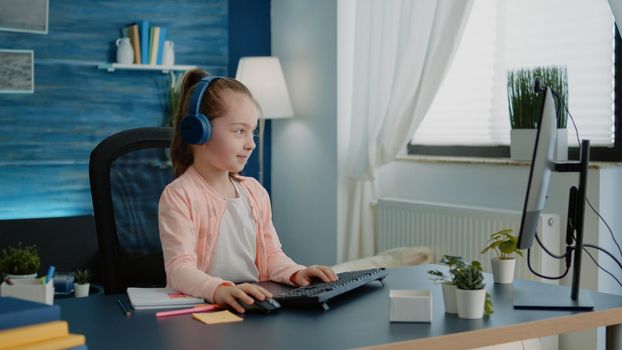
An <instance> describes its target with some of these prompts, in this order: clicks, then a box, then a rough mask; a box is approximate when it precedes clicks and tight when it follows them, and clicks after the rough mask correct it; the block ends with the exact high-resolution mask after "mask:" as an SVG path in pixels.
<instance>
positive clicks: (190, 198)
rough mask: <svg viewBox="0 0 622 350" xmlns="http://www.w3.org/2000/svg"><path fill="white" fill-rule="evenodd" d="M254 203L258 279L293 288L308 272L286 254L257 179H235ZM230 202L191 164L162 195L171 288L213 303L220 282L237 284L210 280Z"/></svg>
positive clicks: (162, 229) (164, 248)
mask: <svg viewBox="0 0 622 350" xmlns="http://www.w3.org/2000/svg"><path fill="white" fill-rule="evenodd" d="M236 179H237V180H238V181H240V184H241V185H242V186H241V187H242V190H243V191H244V192H245V195H246V197H247V198H249V200H250V204H251V211H252V215H253V218H254V219H255V221H256V222H257V257H256V260H255V265H256V266H257V270H259V280H262V281H263V280H272V281H275V282H281V283H287V284H292V283H291V281H290V277H291V276H292V275H293V274H294V273H295V272H297V271H299V270H302V269H304V268H305V267H304V266H302V265H298V264H296V263H295V262H294V261H292V260H291V259H290V258H289V257H287V255H285V253H283V250H281V242H280V241H279V238H278V236H277V234H276V230H275V229H274V226H273V224H272V209H271V207H270V198H269V196H268V193H267V192H266V190H265V189H264V188H263V187H262V186H261V185H260V184H259V182H257V181H256V180H255V179H253V178H250V177H243V176H236ZM225 208H226V199H225V198H223V197H222V196H221V195H219V194H218V193H216V192H215V191H214V190H213V189H212V188H211V187H210V186H209V185H208V184H207V183H206V182H205V180H204V179H203V177H201V175H200V174H199V173H198V172H197V171H196V169H194V167H192V166H190V167H189V168H188V170H186V172H184V173H183V174H182V175H181V176H179V177H178V178H177V179H175V180H174V181H173V182H171V183H170V184H169V185H168V186H166V188H165V189H164V191H163V192H162V195H161V196H160V204H159V208H158V211H159V226H160V240H161V241H162V251H163V252H164V267H165V270H166V279H167V285H168V287H170V288H173V289H175V290H177V291H180V292H182V293H185V294H188V295H192V296H200V297H203V298H205V299H206V300H207V301H208V302H210V303H211V302H214V291H215V290H216V287H218V286H220V285H221V284H225V285H233V283H232V282H229V281H225V280H223V279H221V278H219V277H215V276H210V275H208V274H207V273H205V271H208V270H209V266H210V263H211V258H212V256H213V249H214V244H215V242H216V239H218V234H219V231H220V229H219V228H220V220H221V218H222V216H223V214H224V212H225Z"/></svg>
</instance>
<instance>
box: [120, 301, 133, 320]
mask: <svg viewBox="0 0 622 350" xmlns="http://www.w3.org/2000/svg"><path fill="white" fill-rule="evenodd" d="M117 304H119V306H120V307H121V310H122V311H123V314H124V315H125V316H126V317H130V315H132V313H131V312H130V310H128V309H127V307H126V306H125V303H124V302H123V300H121V299H117Z"/></svg>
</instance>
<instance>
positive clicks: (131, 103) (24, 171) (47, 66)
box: [0, 0, 229, 220]
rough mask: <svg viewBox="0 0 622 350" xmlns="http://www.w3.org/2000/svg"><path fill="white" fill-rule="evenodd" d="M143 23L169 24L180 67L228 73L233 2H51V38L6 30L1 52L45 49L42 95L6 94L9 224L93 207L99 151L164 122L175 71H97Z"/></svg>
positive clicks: (3, 143)
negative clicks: (105, 143) (123, 134)
mask: <svg viewBox="0 0 622 350" xmlns="http://www.w3.org/2000/svg"><path fill="white" fill-rule="evenodd" d="M138 20H148V21H150V23H151V24H152V25H159V26H164V27H167V28H168V36H167V38H168V39H169V40H172V41H173V42H174V43H175V55H176V63H177V64H187V65H198V66H201V67H204V68H206V69H208V70H209V71H210V72H212V73H215V74H222V75H226V74H227V65H228V63H229V58H228V3H227V0H201V1H197V0H194V1H190V0H176V1H171V0H162V1H157V2H154V1H148V0H132V1H129V0H115V1H97V0H89V1H77V0H51V1H50V8H49V32H48V34H47V35H37V34H27V33H14V32H2V31H0V48H2V49H33V50H34V53H35V92H34V94H0V220H1V219H16V218H33V217H56V216H71V215H83V214H90V213H92V206H91V197H90V189H89V182H88V159H89V154H90V151H91V150H92V149H93V148H94V147H95V145H96V144H97V143H98V142H100V141H101V140H102V139H103V138H105V137H106V136H109V135H111V134H113V133H115V132H117V131H120V130H124V129H128V128H133V127H140V126H157V125H160V123H161V120H162V118H163V115H164V96H165V95H164V94H165V92H166V90H165V87H166V84H167V79H168V76H167V75H165V74H162V73H161V72H158V71H115V72H113V73H109V72H107V71H105V70H98V69H97V68H96V66H97V64H99V63H104V62H113V61H114V60H115V46H114V42H115V40H116V39H117V38H118V37H119V36H120V32H121V28H123V27H124V26H126V25H128V24H130V23H132V22H135V21H138Z"/></svg>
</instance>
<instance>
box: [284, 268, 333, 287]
mask: <svg viewBox="0 0 622 350" xmlns="http://www.w3.org/2000/svg"><path fill="white" fill-rule="evenodd" d="M313 278H317V279H321V280H322V282H333V281H336V280H337V274H335V272H334V271H333V270H332V269H331V268H330V267H328V266H321V265H312V266H309V267H307V268H306V269H304V270H300V271H298V272H296V273H295V274H293V275H292V277H291V278H290V281H292V283H294V284H295V285H297V286H300V287H304V286H306V285H308V284H309V283H311V280H313Z"/></svg>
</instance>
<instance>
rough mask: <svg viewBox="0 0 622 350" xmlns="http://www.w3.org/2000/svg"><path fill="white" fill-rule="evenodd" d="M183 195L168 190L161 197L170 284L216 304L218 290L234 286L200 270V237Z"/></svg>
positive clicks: (171, 286)
mask: <svg viewBox="0 0 622 350" xmlns="http://www.w3.org/2000/svg"><path fill="white" fill-rule="evenodd" d="M179 192H180V191H176V190H175V189H173V188H171V187H166V188H165V189H164V192H163V193H162V195H161V196H160V203H159V207H158V221H159V227H160V241H161V242H162V252H163V254H164V268H165V270H166V279H167V282H168V283H167V284H168V286H169V287H170V288H173V289H175V290H177V291H179V292H182V293H184V294H188V295H192V296H198V297H203V298H204V299H206V300H207V301H208V302H210V303H212V302H214V291H215V290H216V288H217V287H218V286H221V285H226V286H231V285H233V283H231V282H229V281H225V280H223V279H221V278H217V277H213V276H210V275H208V274H206V273H205V272H203V271H201V270H199V268H198V264H197V254H196V248H197V247H196V245H197V234H196V230H195V228H194V227H195V225H194V223H193V222H192V220H191V214H190V213H191V209H190V208H191V206H190V200H189V198H188V197H187V196H184V194H183V193H179Z"/></svg>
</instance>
